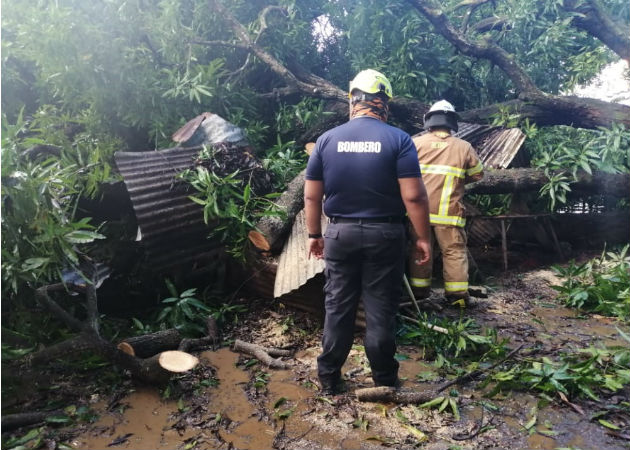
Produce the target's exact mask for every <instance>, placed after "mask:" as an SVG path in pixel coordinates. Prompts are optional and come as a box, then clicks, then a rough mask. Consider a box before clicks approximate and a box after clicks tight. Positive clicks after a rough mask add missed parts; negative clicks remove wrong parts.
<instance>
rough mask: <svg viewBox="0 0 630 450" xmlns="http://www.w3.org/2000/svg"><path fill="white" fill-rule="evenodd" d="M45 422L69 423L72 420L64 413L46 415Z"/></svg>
mask: <svg viewBox="0 0 630 450" xmlns="http://www.w3.org/2000/svg"><path fill="white" fill-rule="evenodd" d="M46 422H48V423H69V422H72V419H71V418H70V417H68V416H65V415H57V416H48V417H46Z"/></svg>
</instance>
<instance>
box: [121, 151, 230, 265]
mask: <svg viewBox="0 0 630 450" xmlns="http://www.w3.org/2000/svg"><path fill="white" fill-rule="evenodd" d="M198 154H199V148H172V149H167V150H159V151H152V152H117V153H116V154H115V160H116V165H117V166H118V170H119V171H120V173H121V174H122V176H123V179H124V182H125V186H126V187H127V191H128V192H129V196H130V197H131V202H132V204H133V209H134V212H135V214H136V219H137V223H138V227H139V229H140V235H141V241H142V243H143V247H144V248H145V250H146V252H147V256H148V257H149V259H150V266H151V267H152V269H154V270H155V271H168V270H169V269H170V268H174V267H182V265H187V266H186V267H188V268H189V269H190V270H191V271H192V270H194V268H195V263H196V262H200V261H205V260H208V259H214V258H215V257H216V255H217V254H218V252H219V247H220V245H219V244H218V243H217V242H213V241H211V240H209V239H207V235H208V227H207V226H206V225H205V223H204V222H203V212H202V209H201V207H200V206H199V205H197V204H195V203H193V202H191V201H190V200H189V199H188V196H189V195H190V194H192V192H191V188H190V187H189V186H188V185H187V183H185V182H183V181H181V180H179V179H177V175H178V174H179V173H181V172H182V171H183V170H185V169H189V168H191V167H193V165H194V160H195V158H196V157H197V155H198Z"/></svg>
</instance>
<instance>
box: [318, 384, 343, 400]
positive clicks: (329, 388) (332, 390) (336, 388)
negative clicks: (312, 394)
mask: <svg viewBox="0 0 630 450" xmlns="http://www.w3.org/2000/svg"><path fill="white" fill-rule="evenodd" d="M319 384H320V386H321V387H320V389H319V392H320V393H321V394H322V395H325V396H327V397H329V396H333V395H337V394H341V393H343V392H346V384H345V383H344V382H343V381H342V380H336V381H328V380H326V381H324V380H319Z"/></svg>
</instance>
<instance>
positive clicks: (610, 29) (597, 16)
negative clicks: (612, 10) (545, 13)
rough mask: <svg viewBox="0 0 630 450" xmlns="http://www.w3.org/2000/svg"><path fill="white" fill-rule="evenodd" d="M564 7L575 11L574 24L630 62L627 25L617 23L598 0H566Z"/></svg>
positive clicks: (629, 40) (629, 38)
mask: <svg viewBox="0 0 630 450" xmlns="http://www.w3.org/2000/svg"><path fill="white" fill-rule="evenodd" d="M563 7H564V9H565V10H567V11H569V12H573V13H575V15H574V17H573V21H572V22H571V24H572V25H574V26H575V27H577V28H580V29H581V30H584V31H586V32H587V33H588V34H590V35H591V36H595V37H596V38H597V39H599V40H600V41H602V42H603V43H604V44H605V45H606V46H607V47H608V48H610V49H611V50H612V51H613V52H615V53H616V54H617V55H619V56H620V57H621V58H623V59H625V60H626V61H629V62H630V37H628V30H627V27H626V26H619V25H617V24H616V23H615V22H614V21H613V20H612V18H611V17H609V16H608V14H606V12H605V11H604V9H603V8H602V6H601V5H600V3H599V1H598V0H589V1H586V2H578V1H576V0H565V1H564V3H563Z"/></svg>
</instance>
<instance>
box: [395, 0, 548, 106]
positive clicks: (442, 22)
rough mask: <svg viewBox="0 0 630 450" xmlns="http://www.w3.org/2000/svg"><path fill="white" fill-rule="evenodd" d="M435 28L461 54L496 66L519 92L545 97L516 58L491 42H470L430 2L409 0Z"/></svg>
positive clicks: (426, 0)
mask: <svg viewBox="0 0 630 450" xmlns="http://www.w3.org/2000/svg"><path fill="white" fill-rule="evenodd" d="M407 3H409V4H410V5H411V6H413V7H414V8H416V9H417V10H418V11H419V12H420V13H421V14H422V15H423V16H424V17H426V18H427V20H428V21H429V22H431V24H432V25H433V26H434V27H435V29H436V30H437V31H438V33H440V34H441V35H442V36H443V37H444V38H445V39H446V40H447V41H449V42H450V43H451V44H452V45H453V46H455V48H457V49H458V50H459V51H460V52H461V53H463V54H464V55H467V56H472V57H475V58H482V59H488V60H490V61H492V62H493V63H494V64H496V65H497V66H498V67H499V68H501V70H503V71H504V72H505V73H506V75H507V76H508V77H509V78H510V80H512V83H514V86H515V87H516V89H517V91H518V92H520V93H522V92H527V93H529V94H530V95H533V94H538V95H543V92H542V91H541V90H540V89H538V87H537V86H536V85H535V84H534V82H533V81H532V79H531V78H530V77H529V75H528V74H527V73H526V72H525V71H524V70H523V68H522V67H520V66H519V65H518V64H517V63H516V61H515V60H514V56H512V55H510V54H509V53H508V52H506V51H505V50H503V49H502V48H501V47H499V46H497V45H495V44H492V43H490V42H476V43H473V42H470V41H468V40H467V39H466V38H464V36H462V35H461V34H460V33H458V32H457V31H456V30H455V28H454V27H453V25H452V24H451V23H450V21H449V20H448V18H447V17H446V15H445V14H444V13H443V12H442V11H441V10H440V9H439V8H437V7H436V6H434V5H433V4H431V3H430V2H429V0H407Z"/></svg>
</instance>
